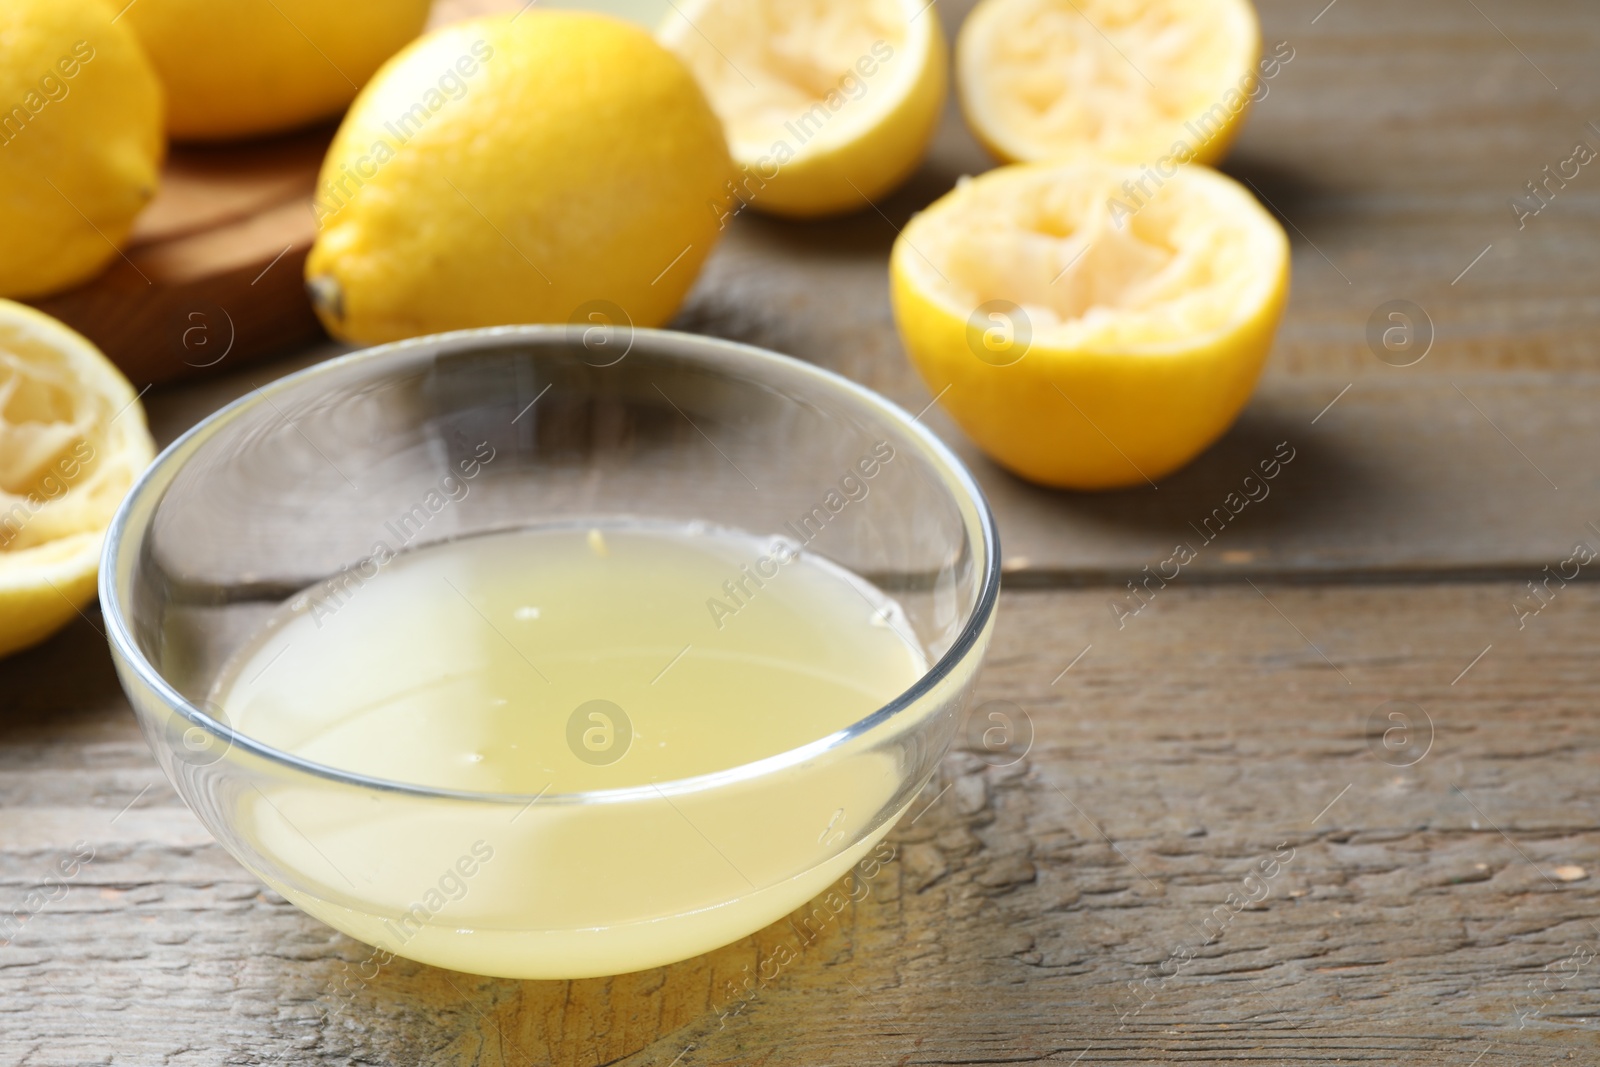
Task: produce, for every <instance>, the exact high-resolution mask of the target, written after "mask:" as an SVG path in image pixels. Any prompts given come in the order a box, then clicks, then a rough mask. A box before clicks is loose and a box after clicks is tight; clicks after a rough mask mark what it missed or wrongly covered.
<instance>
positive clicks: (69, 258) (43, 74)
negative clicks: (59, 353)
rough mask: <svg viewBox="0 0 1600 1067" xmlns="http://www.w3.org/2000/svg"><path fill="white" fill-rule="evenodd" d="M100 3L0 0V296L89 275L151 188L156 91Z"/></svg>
mask: <svg viewBox="0 0 1600 1067" xmlns="http://www.w3.org/2000/svg"><path fill="white" fill-rule="evenodd" d="M114 16H115V12H114V11H113V10H112V9H111V8H110V7H109V6H108V5H106V4H105V3H103V2H102V0H5V2H4V3H0V296H15V297H32V296H42V295H44V294H47V293H52V292H55V291H57V290H60V289H65V288H68V287H70V286H72V285H75V284H77V283H78V282H82V281H85V280H87V279H88V278H90V277H93V276H94V275H95V274H96V273H98V272H99V271H100V269H101V268H102V267H104V266H105V264H106V263H107V262H108V261H109V260H111V259H114V258H115V257H116V255H117V247H118V245H119V244H120V243H121V242H122V241H124V240H125V239H126V238H127V236H128V232H129V230H130V229H132V227H133V220H134V216H136V215H137V214H138V213H139V211H140V210H141V209H142V208H143V207H144V206H145V204H146V203H148V202H149V201H150V198H151V197H152V196H154V195H155V191H156V181H157V177H158V174H159V171H160V167H161V160H162V157H163V155H164V153H165V143H164V141H163V139H162V136H161V87H160V85H159V84H158V83H157V81H156V76H155V72H154V70H152V69H151V66H150V63H149V61H148V60H147V59H146V58H145V55H144V52H143V51H142V50H141V49H140V48H139V45H138V42H137V41H135V40H134V37H133V34H132V33H130V32H129V30H128V27H127V26H126V25H123V24H120V23H117V22H115V21H114Z"/></svg>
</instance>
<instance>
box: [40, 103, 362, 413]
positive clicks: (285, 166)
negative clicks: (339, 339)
mask: <svg viewBox="0 0 1600 1067" xmlns="http://www.w3.org/2000/svg"><path fill="white" fill-rule="evenodd" d="M333 129H334V127H333V126H332V125H328V126H324V127H320V128H318V129H314V130H310V131H306V132H301V133H296V134H291V135H288V136H284V137H276V138H271V139H267V140H261V141H252V142H249V143H247V144H240V145H228V146H216V147H209V146H207V147H202V146H174V147H173V149H172V151H171V153H170V156H169V158H168V161H167V165H166V168H165V170H164V172H163V174H162V181H161V188H160V190H159V191H158V192H157V194H156V197H155V199H154V200H153V201H151V203H150V206H149V207H148V208H146V209H145V211H144V213H143V214H142V215H140V216H139V219H138V222H137V223H136V225H135V226H134V231H133V234H132V236H131V238H130V239H129V242H128V245H127V247H126V248H124V249H123V252H122V254H121V256H119V257H118V258H117V259H114V260H112V263H111V266H109V267H108V268H106V270H105V271H104V272H103V273H102V274H100V276H99V277H97V278H95V279H93V280H92V281H90V282H88V283H87V284H85V285H83V286H81V287H79V288H77V289H73V290H71V291H69V292H66V293H61V294H58V295H56V296H52V297H49V298H47V299H43V300H37V301H33V304H34V306H35V307H38V308H39V309H40V310H42V311H45V312H48V313H49V314H51V315H54V316H56V317H57V318H59V319H61V320H62V321H64V322H66V323H67V324H68V325H70V326H72V327H73V328H74V329H76V330H78V331H79V332H81V333H83V334H84V335H85V336H87V337H88V338H89V339H90V340H92V341H94V342H95V343H96V344H97V345H99V346H100V347H101V349H103V350H104V351H105V353H106V354H107V355H108V356H110V357H111V359H112V361H113V362H115V363H116V364H117V365H118V366H119V367H121V368H122V370H123V372H124V373H125V374H127V375H128V378H129V379H130V380H131V381H132V382H133V383H134V385H135V386H138V387H141V388H142V387H143V386H145V385H147V384H150V383H156V382H165V381H171V380H173V379H177V378H184V377H191V376H194V375H197V374H202V373H205V372H206V371H211V370H217V371H220V370H233V369H237V368H238V367H240V366H242V365H244V364H246V363H248V362H250V361H252V360H256V359H260V358H261V357H263V356H267V355H271V354H274V353H277V352H281V351H282V350H283V349H284V348H285V347H287V346H290V345H294V344H298V343H302V342H305V341H309V340H312V339H314V338H318V337H320V336H322V328H321V326H320V325H319V324H318V322H317V319H316V316H315V315H314V314H313V313H312V310H311V304H310V302H309V301H308V299H307V298H306V294H305V288H304V286H303V285H302V282H301V272H302V269H303V267H304V266H305V258H306V254H307V253H308V252H309V251H310V249H311V243H312V240H313V239H314V238H315V236H316V224H315V221H314V219H313V217H312V214H311V198H312V194H313V191H314V189H315V187H316V177H317V169H318V167H320V166H321V163H322V157H323V154H324V153H325V152H326V150H327V147H328V141H329V139H330V138H331V137H332V136H333Z"/></svg>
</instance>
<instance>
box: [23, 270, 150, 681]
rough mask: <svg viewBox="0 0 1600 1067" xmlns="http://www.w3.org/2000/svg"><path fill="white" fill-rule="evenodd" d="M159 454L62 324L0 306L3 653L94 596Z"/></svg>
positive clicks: (135, 405)
mask: <svg viewBox="0 0 1600 1067" xmlns="http://www.w3.org/2000/svg"><path fill="white" fill-rule="evenodd" d="M154 455H155V444H154V442H153V441H151V439H150V433H149V431H148V430H147V429H145V420H144V410H143V409H142V408H141V407H140V405H139V400H138V395H137V394H136V393H135V392H134V391H133V387H132V386H131V385H129V384H128V380H127V379H126V378H124V377H123V376H122V373H121V372H120V371H118V370H117V369H116V368H115V367H114V366H112V365H111V363H110V361H108V360H107V359H106V357H105V356H104V355H102V354H101V353H100V351H99V350H98V349H96V348H95V347H94V345H92V344H91V343H90V342H89V341H88V340H87V339H86V338H84V337H82V336H80V335H79V334H77V333H75V332H74V331H72V330H70V329H68V328H67V327H66V326H64V325H63V324H61V323H60V322H57V321H56V320H55V319H52V318H50V317H49V316H47V315H44V314H41V313H40V312H37V311H34V310H33V309H32V308H28V307H24V306H23V305H21V304H14V303H12V302H10V301H8V300H0V656H3V655H6V654H8V653H10V652H14V651H16V650H18V649H22V648H26V647H28V646H29V645H32V644H35V643H37V642H38V641H41V640H43V639H44V638H46V637H48V636H50V635H51V634H52V633H54V632H55V631H56V630H58V629H60V628H61V627H62V626H64V625H66V624H67V623H68V622H69V621H71V620H72V619H74V618H76V617H77V612H78V609H79V608H80V607H81V606H82V605H84V604H85V603H87V602H88V601H89V600H90V599H92V598H93V596H94V585H95V577H96V575H97V574H98V571H99V562H100V545H101V541H102V539H103V537H104V534H105V529H106V527H107V526H108V525H109V524H110V522H111V517H112V515H113V514H114V513H115V512H116V509H117V505H118V504H120V503H121V502H122V498H123V496H124V494H126V493H127V491H128V488H129V487H130V486H131V485H132V484H133V480H134V479H135V478H136V477H138V475H139V472H140V471H142V470H143V469H144V468H145V466H147V465H148V464H149V462H150V460H151V458H152V457H153V456H154Z"/></svg>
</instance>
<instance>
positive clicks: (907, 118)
mask: <svg viewBox="0 0 1600 1067" xmlns="http://www.w3.org/2000/svg"><path fill="white" fill-rule="evenodd" d="M659 36H660V38H661V40H662V42H663V43H665V44H666V45H667V47H669V48H671V49H672V50H673V51H674V52H675V53H677V54H678V55H679V57H680V58H682V59H683V60H684V61H685V62H686V63H687V64H688V65H689V67H690V69H692V70H693V71H694V73H695V76H696V78H697V79H698V80H699V81H700V84H701V86H702V87H703V88H704V89H705V91H706V95H707V97H708V98H709V99H710V100H711V102H712V106H713V107H714V108H715V109H716V110H717V113H718V116H719V117H720V118H721V119H722V122H723V125H724V128H725V129H726V130H727V133H728V140H729V145H730V148H731V150H732V153H733V157H734V160H735V162H736V164H738V167H739V171H740V173H739V175H738V176H737V177H736V178H735V182H734V187H733V189H732V190H731V192H732V195H733V198H734V203H733V208H734V209H735V210H738V209H740V208H742V206H746V205H747V206H749V207H751V208H753V209H755V210H758V211H763V212H767V213H771V214H776V215H784V216H790V217H799V218H806V217H817V216H823V215H831V214H839V213H843V212H849V211H857V210H863V209H866V208H867V207H869V206H870V205H871V203H873V202H875V201H876V200H877V199H879V198H880V197H882V196H885V195H887V194H888V193H890V192H892V191H893V190H894V189H895V188H897V187H898V186H899V185H900V184H901V183H903V182H904V181H905V179H906V178H907V177H909V176H910V174H911V172H912V171H914V170H915V169H916V167H917V165H918V163H920V162H921V159H922V156H923V154H924V152H925V151H926V149H927V146H928V142H929V141H930V139H931V138H932V136H933V131H934V129H935V127H936V125H937V123H938V120H939V116H940V114H941V112H942V111H943V108H944V100H945V97H946V95H947V92H948V74H947V65H948V62H949V49H948V45H947V44H946V42H945V38H944V31H943V30H942V29H941V28H940V25H939V20H938V15H937V12H935V11H933V10H931V9H930V7H929V6H928V5H926V4H925V3H922V2H917V0H809V2H805V3H793V2H783V0H686V2H683V3H679V4H677V5H675V10H674V11H673V13H671V14H669V15H668V16H667V19H666V20H665V22H664V23H663V25H662V27H661V29H660V31H659Z"/></svg>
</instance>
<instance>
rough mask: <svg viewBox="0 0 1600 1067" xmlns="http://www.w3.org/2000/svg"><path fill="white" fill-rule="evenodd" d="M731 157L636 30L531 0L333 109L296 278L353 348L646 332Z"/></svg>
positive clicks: (457, 33) (447, 39)
mask: <svg viewBox="0 0 1600 1067" xmlns="http://www.w3.org/2000/svg"><path fill="white" fill-rule="evenodd" d="M732 170H733V163H732V161H731V159H730V158H729V155H728V147H727V144H726V142H725V141H724V139H723V134H722V127H721V124H720V123H719V122H718V120H717V116H716V114H715V113H714V112H713V111H712V110H711V106H710V104H708V103H707V102H706V99H705V97H704V95H702V93H701V91H700V89H699V87H698V86H697V84H696V83H695V80H694V77H693V75H691V74H690V73H689V71H688V69H687V68H686V67H684V65H683V64H682V63H681V62H680V61H679V60H678V59H677V58H676V57H675V56H673V55H672V54H671V53H670V52H668V51H667V50H666V49H665V48H663V47H662V46H661V45H659V44H657V43H656V42H655V40H654V39H653V38H651V36H650V35H649V34H648V33H647V32H645V31H644V30H642V29H639V28H637V27H635V26H632V25H629V24H627V23H624V22H620V21H618V20H616V19H612V18H609V17H607V16H603V15H592V14H582V13H575V12H574V13H569V12H544V11H538V10H526V11H524V12H523V13H521V14H518V15H512V16H498V17H490V18H484V19H476V20H472V21H468V22H462V23H457V24H455V25H452V26H447V27H445V28H443V29H441V30H439V31H437V32H436V33H433V34H431V35H429V36H428V37H425V38H423V39H422V40H420V41H418V42H416V43H415V44H413V45H412V46H411V47H410V48H407V49H406V50H405V51H403V52H401V53H400V54H399V55H397V56H396V57H394V59H392V60H391V61H390V62H389V63H388V64H386V65H385V66H384V68H383V69H382V70H381V71H379V72H378V74H377V76H376V77H375V78H374V79H373V80H372V84H371V85H369V86H367V88H366V89H365V90H363V92H362V94H361V96H360V97H359V98H357V100H356V102H355V104H354V105H353V106H352V107H351V109H350V113H349V115H348V116H346V118H345V121H344V125H343V126H341V127H340V129H339V133H338V135H337V136H336V137H335V138H334V142H333V145H332V147H331V148H330V149H329V151H328V158H327V160H326V162H325V163H324V164H323V168H322V175H321V180H320V182H319V185H318V192H317V200H316V206H315V210H316V214H317V218H318V221H319V226H320V233H319V234H318V236H317V242H316V245H315V246H314V247H313V248H312V250H311V255H310V257H309V258H308V260H307V261H306V279H307V284H308V287H309V288H310V290H311V293H312V298H313V301H314V302H315V304H316V307H317V311H318V313H319V314H320V315H321V316H322V320H323V322H324V323H325V324H326V325H327V327H328V329H329V330H330V331H331V332H333V333H334V334H335V335H337V336H339V337H343V338H346V339H349V340H354V341H362V342H377V341H390V340H395V339H398V338H403V337H412V336H416V335H418V334H425V333H437V332H440V331H443V330H451V329H461V328H465V327H472V326H494V325H504V324H508V323H532V322H555V323H561V322H576V321H583V322H591V321H592V322H605V323H607V324H610V325H633V326H658V325H661V324H663V323H665V322H666V321H667V320H668V319H670V318H671V317H672V315H673V314H674V312H676V310H677V308H678V306H679V305H680V304H681V303H682V301H683V297H684V295H685V294H686V293H687V292H688V290H689V286H690V285H691V284H692V283H693V281H694V278H695V275H696V274H697V273H698V271H699V268H700V265H701V263H702V262H703V261H704V260H705V258H706V256H707V255H708V254H709V253H710V251H711V249H712V246H713V245H714V244H715V243H716V241H717V237H718V235H719V233H720V230H721V226H722V219H723V218H724V217H725V216H726V214H727V208H726V202H727V198H728V194H727V191H726V186H727V183H728V180H729V177H730V175H731V174H732ZM596 316H598V318H596Z"/></svg>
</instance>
